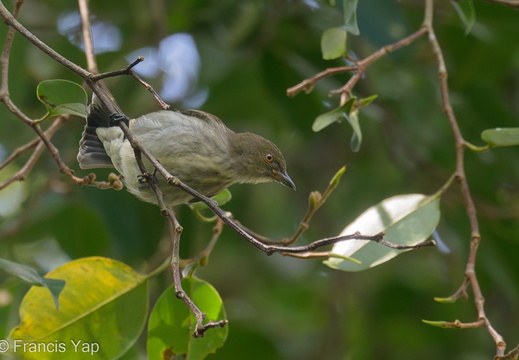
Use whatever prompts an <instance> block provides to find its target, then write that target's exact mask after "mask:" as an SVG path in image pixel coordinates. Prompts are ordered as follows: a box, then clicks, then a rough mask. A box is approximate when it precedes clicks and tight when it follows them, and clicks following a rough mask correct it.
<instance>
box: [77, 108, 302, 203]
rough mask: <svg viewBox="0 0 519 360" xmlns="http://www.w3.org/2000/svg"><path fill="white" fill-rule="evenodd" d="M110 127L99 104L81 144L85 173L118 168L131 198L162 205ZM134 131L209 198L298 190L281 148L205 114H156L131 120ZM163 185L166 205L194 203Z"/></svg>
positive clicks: (126, 144) (174, 171) (126, 145)
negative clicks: (276, 187)
mask: <svg viewBox="0 0 519 360" xmlns="http://www.w3.org/2000/svg"><path fill="white" fill-rule="evenodd" d="M108 124H109V115H108V114H107V113H106V111H104V109H103V108H102V107H101V106H100V105H99V104H98V103H97V102H96V101H95V100H94V101H93V103H92V104H91V105H90V107H89V114H88V117H87V125H86V127H85V131H84V132H83V137H82V139H81V142H80V149H79V154H78V161H79V164H80V167H81V168H82V169H91V168H100V167H115V168H116V169H117V170H118V171H119V172H120V173H121V174H122V175H123V176H124V183H125V185H126V187H127V189H128V191H129V192H131V193H132V194H134V195H136V196H137V197H138V198H140V199H141V200H143V201H146V202H150V203H157V200H156V197H155V194H154V193H153V191H152V190H151V189H150V187H149V185H146V184H142V183H141V182H139V175H141V173H140V171H139V168H138V166H137V162H136V160H135V156H134V153H133V149H132V147H131V145H130V143H129V141H128V140H127V139H125V137H124V135H123V133H122V130H121V129H120V128H119V127H114V126H113V127H109V125H108ZM129 128H130V131H132V133H133V134H134V135H135V136H136V137H137V138H138V139H139V140H140V141H141V143H142V144H143V145H144V147H146V148H147V149H148V150H149V151H150V153H151V154H152V155H153V156H154V157H155V158H156V159H157V160H158V161H159V162H160V163H161V164H162V165H163V166H164V167H165V168H166V169H167V170H168V171H169V172H170V173H171V174H172V175H174V176H176V177H178V178H179V179H180V180H181V181H182V182H184V183H185V184H187V185H188V186H190V187H192V188H193V189H195V190H196V191H198V192H200V193H202V194H204V195H206V196H213V195H216V194H217V193H219V192H220V191H222V190H224V189H226V188H227V187H229V186H231V185H233V184H236V183H250V184H256V183H262V182H279V183H281V184H283V185H285V186H288V187H290V188H292V189H295V185H294V183H293V181H292V180H291V179H290V177H289V176H288V174H287V171H286V163H285V159H284V158H283V155H282V154H281V151H280V150H279V149H278V148H277V146H276V145H274V144H273V143H271V142H270V141H268V140H266V139H264V138H263V137H261V136H259V135H256V134H252V133H235V132H233V131H232V130H230V129H229V128H227V127H226V126H225V124H224V123H223V122H222V121H221V120H220V119H219V118H217V117H216V116H213V115H211V114H208V113H205V112H203V111H198V110H183V111H169V110H162V111H157V112H154V113H150V114H146V115H143V116H141V117H139V118H137V119H133V120H130V124H129ZM145 164H146V167H147V169H148V171H151V172H153V169H152V167H151V165H150V164H149V163H148V162H146V161H145ZM158 180H159V187H160V189H161V190H162V192H163V193H164V199H165V201H166V204H167V205H170V206H173V205H177V204H182V203H186V202H188V201H190V200H192V197H191V196H190V195H189V194H187V193H185V192H184V191H182V190H180V189H178V188H175V187H172V186H170V185H167V184H166V183H165V181H161V179H160V178H159V179H158Z"/></svg>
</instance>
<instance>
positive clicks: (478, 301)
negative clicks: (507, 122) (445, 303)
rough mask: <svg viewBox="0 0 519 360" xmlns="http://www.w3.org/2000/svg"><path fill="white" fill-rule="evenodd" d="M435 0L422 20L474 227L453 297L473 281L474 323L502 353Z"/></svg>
mask: <svg viewBox="0 0 519 360" xmlns="http://www.w3.org/2000/svg"><path fill="white" fill-rule="evenodd" d="M433 7H434V4H433V0H425V16H424V22H423V28H424V29H426V30H427V34H428V38H429V43H430V45H431V47H432V49H433V53H434V55H435V57H436V61H437V66H438V78H439V82H440V94H441V99H442V106H443V110H444V112H445V115H446V116H447V120H448V122H449V125H450V127H451V130H452V132H453V135H454V141H455V154H456V171H455V176H456V180H457V181H458V183H459V184H460V189H461V195H462V198H463V201H464V203H465V208H466V211H467V216H468V218H469V223H470V228H471V236H470V239H471V240H470V250H469V256H468V259H467V265H466V268H465V280H464V282H463V284H462V286H461V287H460V288H459V289H458V291H457V292H456V293H455V294H454V295H453V296H452V297H451V298H457V297H459V296H461V295H462V294H464V293H465V290H466V288H467V286H468V284H470V286H471V288H472V292H473V295H474V302H475V305H476V309H477V313H478V321H476V322H474V324H479V325H478V326H484V327H486V328H487V330H488V332H489V333H490V335H491V336H492V338H493V339H494V341H495V343H496V348H497V350H496V355H497V356H501V355H503V354H504V351H505V349H506V343H505V342H504V340H503V337H502V336H501V335H500V334H499V333H498V332H497V331H496V330H495V329H494V328H493V327H492V325H491V323H490V320H489V319H488V317H487V315H486V312H485V306H484V304H485V299H484V297H483V294H482V292H481V288H480V286H479V281H478V278H477V276H476V270H475V264H476V258H477V252H478V247H479V243H480V241H481V235H480V232H479V223H478V220H477V215H476V207H475V205H474V200H473V199H472V195H471V192H470V189H469V185H468V182H467V178H466V174H465V165H464V152H465V148H466V141H465V139H464V138H463V136H462V134H461V130H460V128H459V125H458V122H457V120H456V116H455V114H454V111H453V108H452V104H451V101H450V95H449V85H448V72H447V67H446V65H445V60H444V58H443V52H442V49H441V47H440V44H439V42H438V40H437V38H436V34H435V32H434V28H433V25H432V23H433Z"/></svg>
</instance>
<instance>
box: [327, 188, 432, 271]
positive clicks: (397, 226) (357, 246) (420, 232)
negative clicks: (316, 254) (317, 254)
mask: <svg viewBox="0 0 519 360" xmlns="http://www.w3.org/2000/svg"><path fill="white" fill-rule="evenodd" d="M439 220H440V210H439V197H438V196H425V195H421V194H410V195H399V196H395V197H391V198H388V199H385V200H383V201H382V202H380V203H379V204H377V205H375V206H373V207H371V208H369V209H368V210H366V211H365V212H364V213H363V214H362V215H360V216H359V217H358V218H357V219H356V220H355V221H353V223H351V224H350V225H348V226H347V227H346V228H345V229H344V230H343V231H342V232H341V235H347V234H353V233H355V232H357V231H358V232H360V233H361V234H363V235H376V234H378V233H380V232H382V231H384V232H385V236H384V239H385V240H386V241H388V242H391V243H393V244H398V245H416V244H418V243H421V242H423V241H425V240H426V239H427V238H429V237H430V236H431V234H432V232H433V231H434V229H435V228H436V226H437V225H438V221H439ZM404 251H408V250H397V249H393V248H389V247H386V246H384V245H381V244H377V243H374V242H370V241H365V240H348V241H342V242H339V243H337V244H335V245H334V246H333V249H332V253H335V254H339V255H342V256H346V257H352V258H355V259H357V260H359V261H361V264H356V263H354V262H351V261H342V260H341V259H340V258H330V259H328V260H326V261H324V263H325V264H326V265H328V266H330V267H332V268H334V269H338V270H344V271H361V270H365V269H369V268H371V267H374V266H376V265H380V264H382V263H384V262H386V261H388V260H390V259H392V258H393V257H395V256H397V255H398V254H401V253H402V252H404Z"/></svg>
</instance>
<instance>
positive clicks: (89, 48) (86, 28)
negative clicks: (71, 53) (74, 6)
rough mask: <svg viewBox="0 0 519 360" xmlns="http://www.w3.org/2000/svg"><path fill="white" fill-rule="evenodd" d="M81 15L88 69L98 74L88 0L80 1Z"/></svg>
mask: <svg viewBox="0 0 519 360" xmlns="http://www.w3.org/2000/svg"><path fill="white" fill-rule="evenodd" d="M78 5H79V14H80V16H81V32H82V34H83V46H84V47H85V56H86V60H87V69H88V71H90V72H91V73H98V72H99V70H98V69H97V61H96V57H95V51H94V40H93V38H92V31H91V28H92V27H91V25H90V11H89V10H88V0H78Z"/></svg>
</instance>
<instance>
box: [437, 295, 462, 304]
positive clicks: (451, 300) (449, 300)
mask: <svg viewBox="0 0 519 360" xmlns="http://www.w3.org/2000/svg"><path fill="white" fill-rule="evenodd" d="M456 300H457V298H455V297H452V296H449V297H446V298H441V297H435V298H434V301H436V302H439V303H442V304H453V303H455V302H456Z"/></svg>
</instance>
